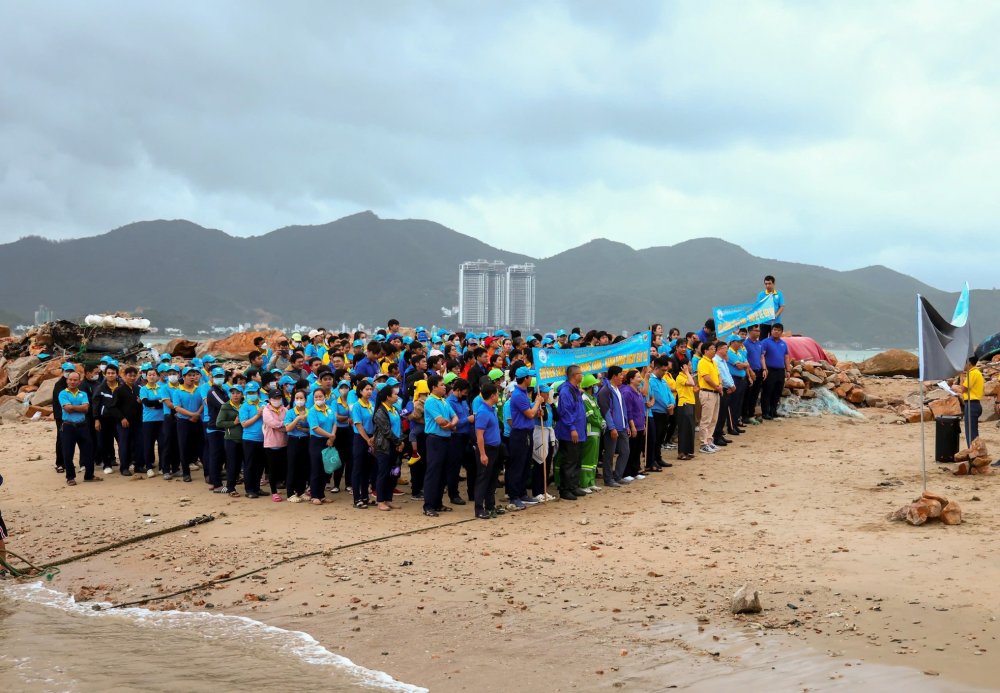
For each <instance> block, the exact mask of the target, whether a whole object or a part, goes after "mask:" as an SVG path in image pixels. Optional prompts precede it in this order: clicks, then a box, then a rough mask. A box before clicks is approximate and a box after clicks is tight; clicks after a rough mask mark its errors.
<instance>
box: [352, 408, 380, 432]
mask: <svg viewBox="0 0 1000 693" xmlns="http://www.w3.org/2000/svg"><path fill="white" fill-rule="evenodd" d="M374 416H375V404H374V403H373V402H368V406H367V407H366V406H365V405H364V403H363V402H362V401H361V400H358V401H357V402H355V403H354V405H353V406H352V407H351V423H353V424H361V428H363V429H365V433H367V434H368V435H371V434H373V433H374V432H375V422H374V421H372V418H373V417H374ZM354 430H357V426H355V427H354Z"/></svg>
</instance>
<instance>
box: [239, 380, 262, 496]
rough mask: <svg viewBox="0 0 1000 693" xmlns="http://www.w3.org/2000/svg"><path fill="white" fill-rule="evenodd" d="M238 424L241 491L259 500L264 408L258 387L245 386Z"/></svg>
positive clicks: (253, 384) (256, 385)
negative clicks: (241, 456)
mask: <svg viewBox="0 0 1000 693" xmlns="http://www.w3.org/2000/svg"><path fill="white" fill-rule="evenodd" d="M244 399H245V400H246V401H245V402H243V406H241V407H240V424H241V425H242V426H243V490H244V494H245V495H246V497H247V498H260V479H261V475H262V474H263V473H264V421H263V419H264V408H263V406H262V405H261V402H260V385H258V384H257V383H255V382H252V381H251V382H250V383H248V384H247V387H246V391H245V392H244Z"/></svg>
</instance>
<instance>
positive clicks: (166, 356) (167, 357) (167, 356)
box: [160, 354, 173, 361]
mask: <svg viewBox="0 0 1000 693" xmlns="http://www.w3.org/2000/svg"><path fill="white" fill-rule="evenodd" d="M172 358H173V356H171V355H170V354H160V360H161V361H169V360H170V359H172Z"/></svg>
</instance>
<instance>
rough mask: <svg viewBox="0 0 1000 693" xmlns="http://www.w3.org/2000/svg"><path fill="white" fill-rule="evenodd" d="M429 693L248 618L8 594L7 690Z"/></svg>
mask: <svg viewBox="0 0 1000 693" xmlns="http://www.w3.org/2000/svg"><path fill="white" fill-rule="evenodd" d="M300 688H302V689H311V688H320V689H322V690H324V691H357V690H373V691H378V690H382V691H400V692H401V693H411V692H412V693H416V692H418V691H426V689H425V688H421V687H419V686H412V685H409V684H405V683H402V682H400V681H396V680H395V679H393V678H392V677H391V676H389V675H388V674H386V673H384V672H381V671H373V670H371V669H366V668H364V667H361V666H358V665H356V664H354V663H353V662H352V661H351V660H349V659H347V658H346V657H342V656H340V655H337V654H335V653H333V652H330V651H329V650H327V649H326V648H324V647H323V646H322V645H320V644H319V643H318V642H316V640H315V639H313V638H312V637H311V636H310V635H308V634H307V633H302V632H298V631H289V630H284V629H281V628H275V627H273V626H269V625H267V624H264V623H261V622H260V621H255V620H253V619H250V618H245V617H241V616H225V615H220V614H210V613H203V612H195V613H190V612H181V611H150V610H148V609H138V608H129V609H115V610H112V611H95V610H94V609H93V608H92V606H91V604H90V603H87V604H78V603H76V602H75V601H74V600H73V598H72V597H69V596H67V595H65V594H62V593H60V592H56V591H54V590H51V589H49V588H47V587H45V586H44V585H43V584H42V583H41V582H37V583H31V584H16V585H15V584H3V585H0V691H18V692H19V693H21V692H23V693H43V692H45V693H47V692H48V691H70V692H74V693H91V692H93V693H98V692H100V693H110V692H116V693H117V692H119V691H120V692H122V693H126V692H131V691H135V692H137V693H138V692H139V691H143V692H148V691H156V692H159V691H163V692H164V693H166V692H173V691H178V692H180V691H184V692H185V693H221V692H223V691H235V690H251V689H256V690H295V689H300Z"/></svg>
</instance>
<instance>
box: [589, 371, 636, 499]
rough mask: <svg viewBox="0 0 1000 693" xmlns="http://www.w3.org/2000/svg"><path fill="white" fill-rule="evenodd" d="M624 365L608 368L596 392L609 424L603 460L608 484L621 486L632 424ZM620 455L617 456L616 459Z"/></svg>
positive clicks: (605, 481) (625, 482)
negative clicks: (629, 417)
mask: <svg viewBox="0 0 1000 693" xmlns="http://www.w3.org/2000/svg"><path fill="white" fill-rule="evenodd" d="M624 375H625V374H624V372H623V371H622V369H621V366H611V367H609V368H608V372H607V377H606V378H605V379H604V386H603V387H602V388H601V390H600V392H598V394H597V404H598V405H599V406H600V408H601V415H602V416H604V422H605V423H606V424H607V428H606V429H605V431H604V456H603V459H602V460H601V463H602V467H603V469H604V486H605V488H618V487H620V486H621V485H622V484H627V483H629V482H627V481H625V465H626V464H628V455H629V439H628V434H629V426H628V419H627V412H626V409H625V399H624V397H623V396H622V393H621V390H620V388H621V386H622V382H623V380H624ZM615 455H617V456H618V457H617V460H616V459H615Z"/></svg>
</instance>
